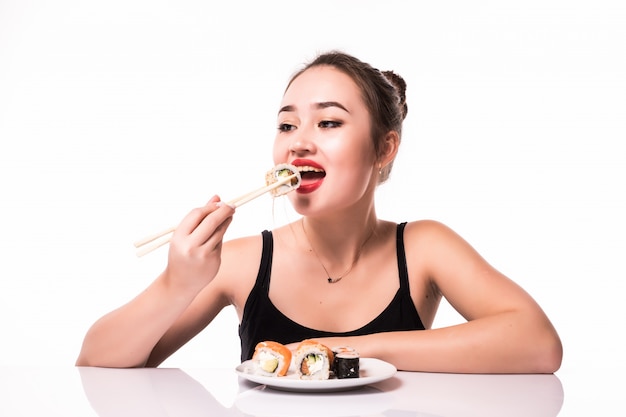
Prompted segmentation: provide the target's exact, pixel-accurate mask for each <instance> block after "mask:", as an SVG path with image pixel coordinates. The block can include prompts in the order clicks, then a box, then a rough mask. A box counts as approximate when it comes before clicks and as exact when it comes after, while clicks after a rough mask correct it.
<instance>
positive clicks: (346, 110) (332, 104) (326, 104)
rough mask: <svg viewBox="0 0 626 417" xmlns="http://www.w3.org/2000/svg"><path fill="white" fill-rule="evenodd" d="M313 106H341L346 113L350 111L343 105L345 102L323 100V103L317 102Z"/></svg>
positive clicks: (322, 107) (319, 107) (321, 107)
mask: <svg viewBox="0 0 626 417" xmlns="http://www.w3.org/2000/svg"><path fill="white" fill-rule="evenodd" d="M313 107H315V108H318V109H325V108H327V107H339V108H340V109H341V110H343V111H345V112H346V113H350V112H349V111H348V109H346V108H345V107H344V106H343V104H341V103H339V102H337V101H322V102H321V103H315V104H314V105H313Z"/></svg>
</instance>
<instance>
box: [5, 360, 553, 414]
mask: <svg viewBox="0 0 626 417" xmlns="http://www.w3.org/2000/svg"><path fill="white" fill-rule="evenodd" d="M0 387H1V388H2V390H1V391H0V395H1V397H0V416H34V415H45V416H57V415H58V416H64V417H68V416H99V417H112V416H115V417H119V416H133V417H136V416H151V417H158V416H185V417H190V416H191V417H193V416H272V417H277V416H288V417H295V416H326V417H331V416H429V417H432V416H482V417H489V416H498V417H500V416H507V417H514V416H524V417H528V416H533V417H538V416H556V415H558V414H559V413H560V411H561V409H562V406H563V401H564V390H563V385H562V383H561V380H560V379H559V377H558V376H556V375H463V374H434V373H420V372H397V373H396V374H395V375H394V376H392V377H391V378H389V379H386V380H384V381H381V382H377V383H374V384H372V385H367V386H363V387H359V388H356V389H353V390H349V391H343V392H328V393H294V392H285V391H278V390H275V389H272V388H269V387H267V386H264V385H258V384H255V383H252V382H249V381H247V380H245V379H243V378H241V377H240V376H239V375H237V374H236V372H235V371H234V369H177V368H157V369H105V368H89V367H72V366H67V367H7V368H1V369H0Z"/></svg>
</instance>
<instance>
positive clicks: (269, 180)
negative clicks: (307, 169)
mask: <svg viewBox="0 0 626 417" xmlns="http://www.w3.org/2000/svg"><path fill="white" fill-rule="evenodd" d="M292 175H295V177H294V178H292V179H291V181H289V182H287V183H285V184H283V185H281V186H280V187H278V188H274V189H273V190H272V191H271V193H272V196H274V197H279V196H281V195H284V194H287V193H288V192H289V191H293V190H295V189H296V188H298V187H299V186H300V182H301V181H302V177H301V176H300V171H299V170H298V168H296V167H295V166H293V165H291V164H278V165H276V166H275V167H274V168H272V169H271V170H269V171H268V172H267V173H266V174H265V184H266V185H270V184H273V183H275V182H277V181H280V180H281V179H283V178H286V177H290V176H292Z"/></svg>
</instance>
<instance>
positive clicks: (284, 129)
mask: <svg viewBox="0 0 626 417" xmlns="http://www.w3.org/2000/svg"><path fill="white" fill-rule="evenodd" d="M295 128H296V127H295V126H294V125H290V124H289V123H281V124H279V125H278V131H279V132H290V131H292V130H294V129H295Z"/></svg>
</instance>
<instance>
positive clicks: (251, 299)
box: [239, 223, 424, 361]
mask: <svg viewBox="0 0 626 417" xmlns="http://www.w3.org/2000/svg"><path fill="white" fill-rule="evenodd" d="M405 225H406V223H400V224H398V226H397V231H396V252H397V258H398V270H399V271H400V274H399V275H400V288H399V289H398V291H397V292H396V295H395V296H394V298H393V300H391V303H389V305H388V306H387V308H385V309H384V310H383V311H382V312H381V313H380V314H379V315H378V317H376V318H375V319H374V320H372V321H371V322H369V323H368V324H366V325H365V326H363V327H361V328H359V329H356V330H352V331H349V332H342V333H337V332H329V331H322V330H316V329H311V328H308V327H305V326H302V325H300V324H298V323H296V322H294V321H293V320H291V319H290V318H289V317H287V316H285V315H284V314H283V313H281V312H280V310H278V309H277V308H276V306H274V304H272V301H271V300H270V298H269V287H270V274H271V270H272V253H273V247H274V241H273V237H272V232H270V231H267V230H265V231H263V232H262V235H263V253H262V257H261V265H260V267H259V273H258V275H257V279H256V283H255V284H254V287H253V288H252V291H250V294H249V295H248V299H247V300H246V305H245V307H244V310H243V318H242V320H241V324H240V325H239V338H240V340H241V360H242V361H245V360H247V359H250V358H252V354H253V353H254V348H255V346H256V344H257V343H258V342H261V341H264V340H273V341H276V342H280V343H283V344H288V343H293V342H299V341H302V340H304V339H312V338H316V337H332V336H360V335H365V334H371V333H380V332H391V331H401V330H424V325H423V324H422V320H421V319H420V317H419V314H418V313H417V309H416V308H415V304H413V300H412V299H411V295H410V293H409V276H408V271H407V266H406V257H405V254H404V239H403V235H404V226H405Z"/></svg>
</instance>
